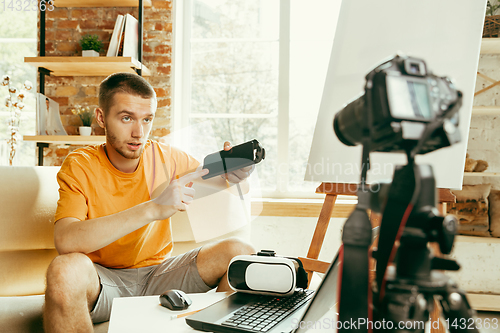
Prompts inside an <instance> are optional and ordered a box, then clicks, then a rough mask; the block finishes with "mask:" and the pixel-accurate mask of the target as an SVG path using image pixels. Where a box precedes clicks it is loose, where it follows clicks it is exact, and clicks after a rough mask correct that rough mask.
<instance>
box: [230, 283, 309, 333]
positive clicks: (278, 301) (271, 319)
mask: <svg viewBox="0 0 500 333" xmlns="http://www.w3.org/2000/svg"><path fill="white" fill-rule="evenodd" d="M313 293H314V290H307V289H306V290H298V291H296V292H295V293H294V294H293V295H292V296H289V297H269V296H262V299H261V300H259V301H257V302H254V303H251V304H249V305H245V306H243V307H241V308H240V309H239V310H238V311H236V312H235V313H234V314H233V316H232V317H231V318H229V319H227V320H226V321H224V322H223V323H222V325H224V326H229V327H235V328H242V329H246V330H249V331H254V332H267V331H269V330H270V329H272V328H273V327H274V326H276V325H277V324H278V323H280V322H281V321H283V320H284V319H285V318H286V317H288V316H289V315H290V314H292V313H293V312H294V311H295V310H297V309H298V308H300V307H301V306H302V305H303V304H304V303H306V302H307V301H308V300H310V299H311V297H312V296H313Z"/></svg>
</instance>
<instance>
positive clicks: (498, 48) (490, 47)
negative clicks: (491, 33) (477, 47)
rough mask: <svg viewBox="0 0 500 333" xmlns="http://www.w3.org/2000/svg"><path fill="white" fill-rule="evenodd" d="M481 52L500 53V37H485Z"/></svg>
mask: <svg viewBox="0 0 500 333" xmlns="http://www.w3.org/2000/svg"><path fill="white" fill-rule="evenodd" d="M480 53H481V54H500V38H483V39H482V41H481V51H480Z"/></svg>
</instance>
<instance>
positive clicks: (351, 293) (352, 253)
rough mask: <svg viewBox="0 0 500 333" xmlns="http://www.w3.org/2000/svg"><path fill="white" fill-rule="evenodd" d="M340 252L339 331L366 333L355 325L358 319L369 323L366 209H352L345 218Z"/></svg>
mask: <svg viewBox="0 0 500 333" xmlns="http://www.w3.org/2000/svg"><path fill="white" fill-rule="evenodd" d="M342 242H343V245H342V246H343V249H342V255H341V258H340V259H341V262H342V267H341V271H340V272H339V274H340V276H341V277H340V280H341V281H340V282H339V285H340V295H339V304H340V305H339V321H340V322H341V323H342V325H341V328H340V330H339V332H347V331H350V330H352V329H356V331H357V332H368V326H367V325H364V326H363V327H361V326H358V327H356V326H353V325H357V324H358V323H359V322H360V320H365V322H368V320H371V313H370V311H369V305H368V304H369V302H370V304H371V296H370V295H371V291H370V288H369V280H368V259H369V255H368V254H369V248H370V245H371V242H372V228H371V223H370V218H369V217H368V213H367V211H366V209H364V208H362V207H360V206H359V205H358V206H356V208H355V210H354V212H353V213H352V214H351V215H350V216H349V218H348V219H347V221H346V223H345V225H344V232H343V234H342Z"/></svg>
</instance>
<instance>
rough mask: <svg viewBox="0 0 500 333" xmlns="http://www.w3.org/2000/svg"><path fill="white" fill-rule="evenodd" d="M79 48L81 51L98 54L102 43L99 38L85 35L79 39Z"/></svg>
mask: <svg viewBox="0 0 500 333" xmlns="http://www.w3.org/2000/svg"><path fill="white" fill-rule="evenodd" d="M80 46H81V47H82V50H94V51H97V52H99V51H101V49H102V42H101V41H100V40H99V36H97V35H89V34H87V35H85V36H83V37H82V38H81V39H80Z"/></svg>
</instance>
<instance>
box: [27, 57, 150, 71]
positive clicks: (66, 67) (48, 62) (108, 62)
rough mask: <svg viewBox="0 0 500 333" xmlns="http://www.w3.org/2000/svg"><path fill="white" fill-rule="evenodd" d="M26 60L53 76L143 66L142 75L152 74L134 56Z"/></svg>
mask: <svg viewBox="0 0 500 333" xmlns="http://www.w3.org/2000/svg"><path fill="white" fill-rule="evenodd" d="M24 62H26V63H29V64H30V65H32V66H35V67H43V68H46V69H48V70H49V71H51V73H50V75H53V76H108V75H110V74H113V73H117V72H129V73H135V70H134V68H141V67H142V75H143V76H150V75H151V72H150V71H149V69H148V68H147V67H146V66H144V65H142V64H141V63H140V62H139V61H137V60H136V59H134V58H132V57H77V56H75V57H25V58H24Z"/></svg>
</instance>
